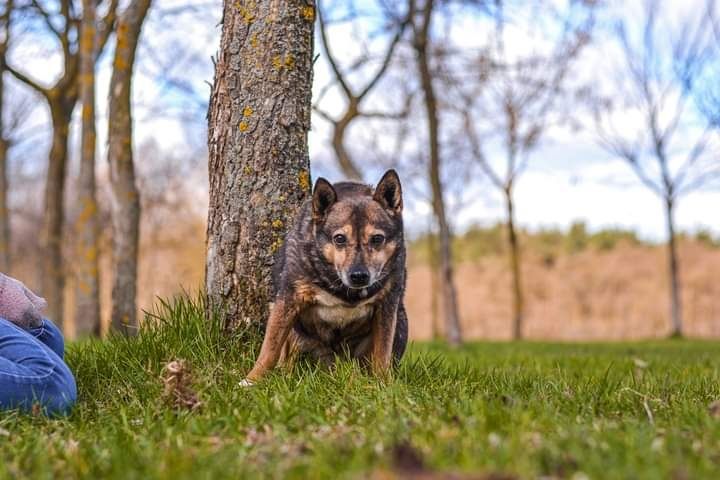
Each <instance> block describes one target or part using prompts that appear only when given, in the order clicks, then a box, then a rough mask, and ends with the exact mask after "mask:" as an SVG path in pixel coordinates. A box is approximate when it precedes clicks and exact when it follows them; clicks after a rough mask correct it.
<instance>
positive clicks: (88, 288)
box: [73, 0, 100, 335]
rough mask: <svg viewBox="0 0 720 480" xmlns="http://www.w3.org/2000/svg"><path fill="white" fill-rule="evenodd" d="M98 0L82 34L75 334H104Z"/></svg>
mask: <svg viewBox="0 0 720 480" xmlns="http://www.w3.org/2000/svg"><path fill="white" fill-rule="evenodd" d="M95 3H96V1H95V0H83V17H82V26H81V31H80V35H81V37H80V76H79V83H80V85H79V89H80V100H81V102H82V146H81V152H80V178H79V182H78V204H79V212H78V217H77V219H76V221H75V228H76V234H77V255H75V257H74V258H73V264H74V265H75V268H76V269H77V279H76V280H77V288H76V295H75V301H76V310H75V331H76V332H77V334H78V335H88V334H95V335H99V334H100V298H99V290H100V289H99V273H98V218H97V217H98V215H97V212H98V208H97V199H96V195H95V51H96V46H95V33H96V29H95Z"/></svg>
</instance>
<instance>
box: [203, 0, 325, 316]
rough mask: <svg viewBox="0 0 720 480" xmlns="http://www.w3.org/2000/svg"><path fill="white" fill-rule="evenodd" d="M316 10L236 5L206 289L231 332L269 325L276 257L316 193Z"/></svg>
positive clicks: (298, 2)
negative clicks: (312, 147) (312, 155)
mask: <svg viewBox="0 0 720 480" xmlns="http://www.w3.org/2000/svg"><path fill="white" fill-rule="evenodd" d="M314 21H315V4H314V2H313V1H309V0H273V1H267V2H254V1H249V0H241V1H239V2H238V1H235V0H226V1H225V7H224V16H223V29H222V38H221V42H220V52H219V56H218V60H217V64H216V69H215V83H214V86H213V89H212V96H211V99H210V110H209V113H208V120H209V132H208V133H209V138H208V147H209V174H210V210H209V213H208V231H207V259H206V271H205V273H206V276H205V280H206V288H207V294H208V299H209V306H210V308H212V309H216V310H222V311H224V312H225V313H226V314H227V317H226V320H227V323H228V326H230V327H233V326H236V325H238V324H239V323H241V322H242V323H258V322H264V321H265V319H266V317H267V314H268V302H269V301H270V300H271V269H272V265H273V256H274V254H275V252H277V250H278V249H279V248H280V246H281V245H282V242H283V238H284V236H285V233H286V232H287V230H288V228H289V227H290V225H291V222H292V221H293V218H294V217H295V214H296V212H297V210H298V208H299V206H300V205H301V204H302V202H303V200H304V199H305V198H306V196H307V195H308V194H309V192H310V161H309V158H308V146H307V134H308V131H309V130H310V112H311V87H312V67H313V58H312V55H313V25H314Z"/></svg>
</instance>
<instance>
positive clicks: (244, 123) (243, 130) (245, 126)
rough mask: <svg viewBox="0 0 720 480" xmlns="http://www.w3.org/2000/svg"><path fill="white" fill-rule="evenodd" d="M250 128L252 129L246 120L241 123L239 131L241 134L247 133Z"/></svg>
mask: <svg viewBox="0 0 720 480" xmlns="http://www.w3.org/2000/svg"><path fill="white" fill-rule="evenodd" d="M248 128H250V125H248V123H247V122H246V121H244V120H243V121H242V122H240V125H238V129H239V130H240V131H241V132H247V129H248Z"/></svg>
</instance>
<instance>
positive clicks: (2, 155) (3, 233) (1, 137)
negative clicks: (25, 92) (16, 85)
mask: <svg viewBox="0 0 720 480" xmlns="http://www.w3.org/2000/svg"><path fill="white" fill-rule="evenodd" d="M12 8H13V2H12V0H8V2H7V3H6V4H5V8H4V10H3V12H2V17H0V20H1V21H2V33H0V35H1V36H2V42H0V272H6V273H7V272H9V271H10V215H9V211H8V204H7V199H8V181H7V168H8V158H7V157H8V150H9V149H10V139H9V138H8V135H9V132H6V131H5V124H4V122H3V116H4V115H3V113H4V112H5V83H4V79H3V77H4V73H5V60H6V55H7V46H8V40H9V38H10V12H11V11H12Z"/></svg>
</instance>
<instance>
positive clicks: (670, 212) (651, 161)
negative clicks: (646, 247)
mask: <svg viewBox="0 0 720 480" xmlns="http://www.w3.org/2000/svg"><path fill="white" fill-rule="evenodd" d="M663 13H665V14H669V13H670V12H669V8H668V9H667V10H665V11H664V10H663V9H662V8H661V3H660V2H659V1H658V0H647V1H646V2H645V3H644V5H643V25H642V29H641V33H640V35H638V36H637V37H639V38H637V39H636V38H633V34H632V32H633V30H632V29H631V28H630V27H629V26H628V25H627V24H626V23H624V22H620V23H619V24H618V25H617V29H616V37H617V39H618V43H619V46H620V49H621V51H622V60H623V65H622V68H623V71H622V75H621V77H620V78H619V79H618V80H619V82H618V85H617V86H616V88H617V93H616V94H615V95H614V96H615V97H617V98H619V99H620V105H619V107H620V108H621V109H622V111H621V112H613V111H612V109H609V110H601V109H599V108H598V109H597V110H596V123H597V129H598V133H599V137H600V142H601V145H602V146H603V147H604V148H605V149H607V151H608V152H610V153H611V154H612V155H614V156H616V157H617V158H619V159H622V160H623V161H624V162H625V163H627V165H628V166H630V168H631V169H632V171H633V172H634V173H635V175H636V176H637V178H638V179H639V180H640V182H641V183H642V184H643V185H644V186H645V187H647V188H648V189H649V190H650V191H651V192H653V193H655V194H656V195H657V196H658V197H660V198H661V199H662V202H663V207H664V209H665V221H666V226H667V239H668V244H667V258H668V274H669V277H668V278H669V285H670V319H671V335H672V336H682V333H683V322H682V305H681V295H680V293H681V292H680V288H681V280H680V269H679V265H678V263H679V262H678V252H677V244H676V227H675V208H676V206H677V203H678V201H679V199H680V198H681V197H682V196H683V195H686V194H688V193H689V192H692V191H696V190H698V189H699V188H702V187H703V186H707V185H708V184H709V183H710V182H713V181H716V180H718V179H720V162H719V161H718V159H717V155H716V152H717V150H715V152H712V150H713V148H711V147H712V144H713V143H714V142H713V137H712V135H713V133H712V131H711V127H712V121H711V120H710V119H708V121H707V123H706V124H705V125H701V126H700V127H699V128H692V129H688V128H686V127H687V126H688V125H689V124H690V123H692V122H693V121H694V119H695V118H696V117H697V115H695V114H694V112H693V111H692V105H693V102H692V99H693V95H694V93H695V92H696V91H697V89H698V88H700V85H699V84H698V82H696V80H697V77H698V75H699V73H700V72H701V71H702V68H703V65H704V63H705V62H706V61H707V59H708V56H707V53H708V49H709V48H710V44H709V38H710V36H709V34H710V32H711V31H710V29H708V28H707V23H706V20H707V17H705V16H703V15H700V16H699V18H687V19H685V20H684V24H683V25H682V28H681V29H680V33H679V35H677V36H676V38H674V39H673V38H672V37H673V35H672V34H671V32H672V29H670V28H667V26H666V25H664V24H662V18H661V17H662V15H663ZM628 117H631V118H635V119H637V122H638V123H637V126H638V128H635V129H632V128H629V127H628V125H627V122H626V121H625V119H626V118H628ZM621 123H622V126H621ZM679 131H682V134H680V133H679ZM680 152H682V153H680Z"/></svg>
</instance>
